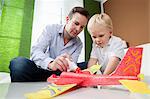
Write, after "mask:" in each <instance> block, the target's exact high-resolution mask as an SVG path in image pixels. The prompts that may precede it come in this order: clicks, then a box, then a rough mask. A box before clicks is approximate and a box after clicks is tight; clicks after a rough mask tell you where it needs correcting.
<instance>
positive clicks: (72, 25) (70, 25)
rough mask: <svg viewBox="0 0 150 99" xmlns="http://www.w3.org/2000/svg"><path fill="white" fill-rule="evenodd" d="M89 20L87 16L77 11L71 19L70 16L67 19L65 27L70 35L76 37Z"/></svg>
mask: <svg viewBox="0 0 150 99" xmlns="http://www.w3.org/2000/svg"><path fill="white" fill-rule="evenodd" d="M87 21H88V19H87V18H86V17H85V16H83V15H81V14H79V13H75V14H74V15H73V16H72V18H71V19H70V18H69V17H68V19H67V23H66V27H65V29H66V32H67V33H68V34H69V35H70V37H72V38H74V37H76V36H77V35H78V34H79V33H80V32H81V31H82V30H83V28H84V27H85V26H86V24H87Z"/></svg>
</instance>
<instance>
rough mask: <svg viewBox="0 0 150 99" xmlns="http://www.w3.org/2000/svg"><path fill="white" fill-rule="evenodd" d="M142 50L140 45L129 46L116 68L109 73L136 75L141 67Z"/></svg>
mask: <svg viewBox="0 0 150 99" xmlns="http://www.w3.org/2000/svg"><path fill="white" fill-rule="evenodd" d="M142 52H143V48H141V47H134V48H133V47H131V48H129V49H128V51H127V52H126V54H125V56H124V58H123V59H122V61H121V62H120V63H119V65H118V66H117V68H116V70H115V71H114V72H112V73H111V74H110V75H112V76H113V75H120V76H137V75H138V74H139V73H140V69H141V62H142Z"/></svg>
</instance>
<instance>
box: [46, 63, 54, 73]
mask: <svg viewBox="0 0 150 99" xmlns="http://www.w3.org/2000/svg"><path fill="white" fill-rule="evenodd" d="M52 62H53V61H51V62H50V63H49V64H48V67H47V69H48V70H49V71H53V70H52V66H51V64H52Z"/></svg>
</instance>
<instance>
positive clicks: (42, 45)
mask: <svg viewBox="0 0 150 99" xmlns="http://www.w3.org/2000/svg"><path fill="white" fill-rule="evenodd" d="M51 28H52V27H51V26H46V28H45V29H44V30H43V32H42V34H41V36H40V37H39V38H38V40H37V42H36V43H35V44H34V45H33V46H32V48H31V60H33V61H34V62H35V64H36V65H37V66H40V67H41V68H43V69H47V66H48V64H49V63H50V62H51V61H53V60H54V59H52V58H50V57H49V55H48V54H46V53H45V52H46V50H47V48H48V45H49V44H50V42H51V40H52V36H51V34H50V33H49V32H51V31H50V30H51Z"/></svg>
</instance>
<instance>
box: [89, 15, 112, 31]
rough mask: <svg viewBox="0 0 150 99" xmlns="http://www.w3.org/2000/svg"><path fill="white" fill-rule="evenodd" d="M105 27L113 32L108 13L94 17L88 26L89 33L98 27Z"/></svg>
mask: <svg viewBox="0 0 150 99" xmlns="http://www.w3.org/2000/svg"><path fill="white" fill-rule="evenodd" d="M100 26H104V27H106V28H108V29H109V30H110V31H111V32H112V31H113V24H112V20H111V18H110V17H109V15H107V14H106V13H101V14H95V15H93V16H92V17H91V18H90V20H89V22H88V25H87V28H88V31H89V32H90V30H91V29H92V30H93V29H95V28H96V27H100Z"/></svg>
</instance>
